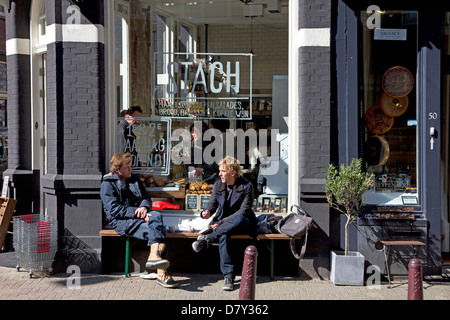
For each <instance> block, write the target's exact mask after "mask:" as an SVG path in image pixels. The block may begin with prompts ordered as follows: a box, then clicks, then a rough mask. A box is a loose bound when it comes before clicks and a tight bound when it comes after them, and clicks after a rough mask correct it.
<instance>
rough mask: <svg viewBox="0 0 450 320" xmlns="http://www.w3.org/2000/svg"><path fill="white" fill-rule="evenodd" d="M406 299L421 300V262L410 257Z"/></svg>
mask: <svg viewBox="0 0 450 320" xmlns="http://www.w3.org/2000/svg"><path fill="white" fill-rule="evenodd" d="M408 268H409V269H408V300H423V285H422V264H421V263H420V260H419V259H411V260H410V261H409V264H408Z"/></svg>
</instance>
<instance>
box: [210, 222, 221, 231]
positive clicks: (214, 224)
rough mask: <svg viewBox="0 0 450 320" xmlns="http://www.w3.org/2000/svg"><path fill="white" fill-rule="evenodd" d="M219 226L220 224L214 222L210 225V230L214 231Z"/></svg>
mask: <svg viewBox="0 0 450 320" xmlns="http://www.w3.org/2000/svg"><path fill="white" fill-rule="evenodd" d="M220 225H221V223H220V222H214V223H213V224H212V225H211V228H212V229H213V230H214V229H215V228H217V227H218V226H220Z"/></svg>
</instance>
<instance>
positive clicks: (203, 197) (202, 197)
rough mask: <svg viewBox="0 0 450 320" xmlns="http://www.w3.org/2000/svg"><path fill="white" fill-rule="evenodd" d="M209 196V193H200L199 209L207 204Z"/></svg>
mask: <svg viewBox="0 0 450 320" xmlns="http://www.w3.org/2000/svg"><path fill="white" fill-rule="evenodd" d="M210 197H211V195H209V194H208V195H205V194H202V195H200V208H199V210H203V209H205V208H206V207H207V206H208V202H209V198H210Z"/></svg>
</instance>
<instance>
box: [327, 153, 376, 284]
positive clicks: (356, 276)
mask: <svg viewBox="0 0 450 320" xmlns="http://www.w3.org/2000/svg"><path fill="white" fill-rule="evenodd" d="M372 183H373V174H370V173H367V172H363V171H362V160H361V159H359V158H355V159H353V160H352V161H351V163H350V164H349V165H344V164H341V166H340V168H339V171H338V169H337V168H336V167H335V166H334V165H333V164H330V165H329V166H328V170H327V172H326V174H325V184H324V189H325V194H326V197H327V201H328V204H329V205H330V207H331V208H334V209H336V210H337V211H339V212H340V213H342V214H344V215H345V216H346V217H347V221H346V223H345V230H344V231H345V232H344V234H345V247H344V254H342V252H338V251H332V252H331V269H330V279H331V281H332V282H333V283H335V284H350V285H362V284H363V281H364V279H363V278H364V256H362V255H361V254H360V253H359V252H349V251H348V228H349V226H350V224H351V223H352V222H354V221H355V220H356V217H357V215H358V213H359V212H360V210H361V208H362V206H363V203H362V202H363V194H364V192H365V191H366V190H367V189H368V188H369V187H370V186H371V185H372ZM344 263H345V265H342V266H341V264H344Z"/></svg>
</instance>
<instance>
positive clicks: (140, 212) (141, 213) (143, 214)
mask: <svg viewBox="0 0 450 320" xmlns="http://www.w3.org/2000/svg"><path fill="white" fill-rule="evenodd" d="M134 214H135V215H136V216H137V217H138V218H140V219H148V218H147V207H139V208H137V209H136V211H134Z"/></svg>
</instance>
